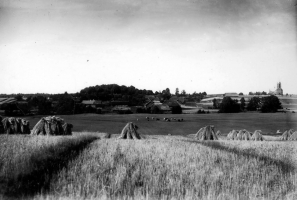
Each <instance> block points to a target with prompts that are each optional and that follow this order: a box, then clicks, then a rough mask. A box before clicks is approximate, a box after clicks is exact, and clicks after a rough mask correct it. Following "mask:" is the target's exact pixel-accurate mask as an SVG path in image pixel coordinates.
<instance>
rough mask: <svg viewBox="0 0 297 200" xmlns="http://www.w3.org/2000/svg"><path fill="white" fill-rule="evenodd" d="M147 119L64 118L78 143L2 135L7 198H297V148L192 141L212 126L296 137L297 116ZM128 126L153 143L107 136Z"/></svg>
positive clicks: (0, 189)
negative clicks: (286, 132) (293, 132)
mask: <svg viewBox="0 0 297 200" xmlns="http://www.w3.org/2000/svg"><path fill="white" fill-rule="evenodd" d="M145 116H146V115H76V116H62V117H63V118H64V119H66V121H67V122H68V121H69V122H70V123H73V124H74V126H75V130H74V131H75V132H74V135H73V136H64V137H62V136H51V137H47V136H35V137H34V136H33V137H31V136H25V135H0V199H2V198H3V199H6V198H23V199H226V200H227V199H290V200H293V199H297V174H296V169H297V145H296V144H297V143H296V142H290V141H286V142H283V141H263V142H256V141H228V140H224V136H222V137H220V140H219V141H208V142H207V141H204V142H202V141H197V140H195V139H193V138H191V137H189V134H193V133H195V132H197V130H198V129H199V128H200V127H202V126H205V125H207V124H213V125H215V126H216V127H217V128H218V129H219V130H221V131H222V132H223V133H227V132H228V131H229V130H231V129H240V128H246V129H248V130H250V131H253V130H255V129H261V130H262V131H265V132H267V133H269V132H273V133H275V131H276V130H281V131H283V130H285V129H289V128H293V129H295V130H296V115H293V114H290V115H285V114H283V113H282V114H275V115H274V114H270V115H269V114H267V115H266V114H256V113H255V114H246V115H245V114H244V113H243V114H240V115H232V114H230V115H227V114H226V115H218V114H209V115H206V114H205V115H173V117H177V118H183V119H184V122H161V121H160V122H157V121H146V120H145ZM148 116H152V115H148ZM165 116H166V117H171V116H170V115H159V116H157V117H160V118H161V117H165ZM137 118H138V121H137ZM38 119H40V116H39V117H36V118H30V119H29V120H30V122H31V124H34V123H32V122H33V121H34V120H35V121H36V122H37V120H38ZM128 121H132V122H135V123H136V124H137V125H138V126H139V127H140V129H139V132H140V134H143V135H146V139H145V140H139V141H127V140H118V139H116V137H117V135H112V137H111V138H106V137H105V136H106V134H105V133H111V134H118V133H120V131H121V129H122V128H123V126H124V125H125V123H126V122H128ZM83 130H84V131H83ZM183 130H184V131H183ZM102 132H104V133H102ZM169 133H170V134H172V135H171V136H168V135H167V134H169ZM266 137H268V138H277V136H275V135H269V136H268V135H267V136H266ZM1 195H2V196H1Z"/></svg>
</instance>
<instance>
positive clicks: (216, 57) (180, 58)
mask: <svg viewBox="0 0 297 200" xmlns="http://www.w3.org/2000/svg"><path fill="white" fill-rule="evenodd" d="M296 5H297V2H296V0H47V1H44V0H1V1H0V76H1V77H0V93H8V94H11V93H64V92H65V91H67V92H68V93H74V92H79V91H80V90H81V89H83V88H85V87H89V86H95V85H101V84H114V83H115V84H118V85H126V86H130V85H133V86H134V87H136V88H139V89H147V90H153V91H162V90H164V89H165V88H169V89H170V91H171V93H174V92H175V89H176V88H179V90H180V91H181V90H185V91H186V92H187V93H193V92H195V91H196V92H203V91H206V92H207V93H208V94H218V93H226V92H237V93H239V92H243V93H245V94H246V93H248V92H250V91H252V92H256V91H266V92H268V91H269V90H274V89H275V88H276V84H277V82H279V81H280V82H281V83H282V88H283V90H284V93H289V94H297V87H296V86H297V38H296V36H297V6H296Z"/></svg>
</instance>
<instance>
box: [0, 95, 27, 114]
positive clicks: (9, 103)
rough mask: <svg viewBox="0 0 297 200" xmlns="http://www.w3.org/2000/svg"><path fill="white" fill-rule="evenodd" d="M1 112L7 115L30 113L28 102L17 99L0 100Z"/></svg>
mask: <svg viewBox="0 0 297 200" xmlns="http://www.w3.org/2000/svg"><path fill="white" fill-rule="evenodd" d="M0 110H2V111H4V113H5V115H25V114H26V113H28V112H29V106H28V102H26V101H17V100H16V99H15V98H0Z"/></svg>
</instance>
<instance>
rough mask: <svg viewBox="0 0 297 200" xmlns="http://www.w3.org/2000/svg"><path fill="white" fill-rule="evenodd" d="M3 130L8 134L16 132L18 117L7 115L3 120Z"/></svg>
mask: <svg viewBox="0 0 297 200" xmlns="http://www.w3.org/2000/svg"><path fill="white" fill-rule="evenodd" d="M2 125H3V130H4V131H3V132H4V133H6V134H15V133H17V131H16V119H15V118H14V117H5V118H4V119H3V120H2Z"/></svg>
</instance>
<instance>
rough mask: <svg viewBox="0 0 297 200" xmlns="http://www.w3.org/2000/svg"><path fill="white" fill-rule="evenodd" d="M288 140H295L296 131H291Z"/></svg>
mask: <svg viewBox="0 0 297 200" xmlns="http://www.w3.org/2000/svg"><path fill="white" fill-rule="evenodd" d="M289 140H297V131H295V132H294V133H292V135H291V136H290V138H289Z"/></svg>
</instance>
